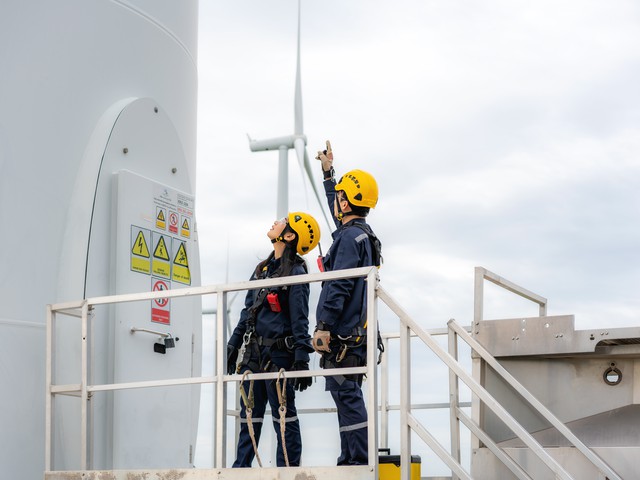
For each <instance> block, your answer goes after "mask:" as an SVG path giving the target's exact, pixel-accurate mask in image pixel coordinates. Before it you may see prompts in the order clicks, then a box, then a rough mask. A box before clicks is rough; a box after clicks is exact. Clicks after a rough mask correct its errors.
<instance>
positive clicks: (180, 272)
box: [171, 238, 191, 285]
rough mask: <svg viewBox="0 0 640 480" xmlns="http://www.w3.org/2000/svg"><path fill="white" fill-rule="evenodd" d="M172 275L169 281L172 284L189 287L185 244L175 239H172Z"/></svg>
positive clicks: (189, 274) (189, 273)
mask: <svg viewBox="0 0 640 480" xmlns="http://www.w3.org/2000/svg"><path fill="white" fill-rule="evenodd" d="M173 242H174V244H173V247H174V248H173V251H174V252H176V254H175V256H174V258H173V273H172V275H171V279H172V280H173V281H174V282H179V283H184V284H185V285H191V272H190V271H189V258H188V256H187V243H186V242H184V241H182V240H179V239H177V238H174V239H173Z"/></svg>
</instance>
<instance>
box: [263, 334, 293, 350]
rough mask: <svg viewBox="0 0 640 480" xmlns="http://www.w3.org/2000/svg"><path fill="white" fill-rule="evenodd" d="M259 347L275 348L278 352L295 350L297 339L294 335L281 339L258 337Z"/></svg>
mask: <svg viewBox="0 0 640 480" xmlns="http://www.w3.org/2000/svg"><path fill="white" fill-rule="evenodd" d="M256 341H257V342H258V345H260V346H262V347H274V346H275V348H276V349H278V350H293V347H294V342H295V339H294V338H293V335H289V336H288V337H280V338H266V337H256Z"/></svg>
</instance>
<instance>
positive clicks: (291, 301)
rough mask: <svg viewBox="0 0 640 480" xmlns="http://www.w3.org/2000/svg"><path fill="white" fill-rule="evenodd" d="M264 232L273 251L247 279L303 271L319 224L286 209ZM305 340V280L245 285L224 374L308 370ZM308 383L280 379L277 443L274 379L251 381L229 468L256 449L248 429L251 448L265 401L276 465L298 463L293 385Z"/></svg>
mask: <svg viewBox="0 0 640 480" xmlns="http://www.w3.org/2000/svg"><path fill="white" fill-rule="evenodd" d="M267 237H268V238H269V240H271V243H272V244H273V251H271V253H270V254H269V256H268V257H267V258H266V259H265V260H263V261H261V262H260V263H259V264H258V265H257V266H256V268H255V270H254V271H253V274H252V275H251V280H258V279H266V278H270V277H286V276H289V275H303V274H305V273H307V272H308V269H307V265H306V263H305V261H304V259H303V258H302V256H301V255H305V254H307V253H309V252H310V251H311V250H313V249H314V248H315V247H316V245H318V242H319V241H320V228H319V226H318V222H317V221H316V219H315V218H313V217H312V216H311V215H309V214H308V213H304V212H291V213H289V214H288V215H287V216H286V217H284V218H283V219H281V220H276V221H275V222H273V225H272V226H271V229H270V230H269V231H268V232H267ZM310 340H311V337H310V335H309V284H300V285H290V286H282V287H274V288H263V289H259V290H255V289H254V290H249V291H248V292H247V296H246V298H245V307H244V309H243V310H242V312H241V313H240V320H239V321H238V325H237V326H236V328H235V329H234V331H233V334H232V335H231V337H230V338H229V343H228V344H227V373H228V374H229V375H233V374H234V373H245V372H247V371H249V372H253V373H262V372H272V371H274V372H277V371H279V370H280V369H282V368H284V369H285V370H308V369H309V353H311V352H313V348H311V341H310ZM243 345H244V353H243V355H242V358H240V359H238V352H239V350H240V347H241V346H243ZM310 385H311V377H301V378H296V379H294V380H293V381H290V382H286V402H287V403H286V406H287V411H286V415H285V416H286V422H287V428H286V433H285V442H284V445H283V442H282V437H281V435H280V427H279V417H280V414H279V407H280V404H279V401H278V392H277V388H276V383H275V381H274V380H268V381H267V380H256V381H255V382H254V385H253V388H252V389H251V391H252V393H250V394H249V396H250V397H251V398H249V397H247V400H244V399H243V400H244V401H243V402H242V408H241V412H240V416H241V418H242V421H241V424H240V435H239V437H238V446H237V450H236V460H235V462H234V464H233V466H234V467H251V463H252V462H253V459H254V457H255V456H256V451H255V450H254V444H253V442H252V439H251V436H252V435H251V433H250V429H251V428H252V429H253V436H254V438H255V439H256V447H255V448H257V443H258V442H259V440H260V434H261V432H262V424H263V418H264V412H265V409H266V406H267V403H269V404H270V405H271V414H272V419H273V422H274V423H273V427H274V429H275V431H276V437H277V442H278V445H277V451H276V463H277V465H278V466H287V465H290V466H298V465H300V458H301V454H302V439H301V435H300V424H299V422H298V418H297V414H296V406H295V390H298V391H300V392H302V391H303V390H305V389H307V387H309V386H310ZM245 401H248V402H249V403H250V404H251V402H253V407H252V408H253V411H252V419H247V415H246V405H245V403H244V402H245ZM248 422H250V424H249V423H248ZM285 449H286V450H285ZM258 459H259V457H258ZM287 459H288V463H287Z"/></svg>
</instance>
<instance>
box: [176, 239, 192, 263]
mask: <svg viewBox="0 0 640 480" xmlns="http://www.w3.org/2000/svg"><path fill="white" fill-rule="evenodd" d="M173 263H174V264H175V265H181V266H183V267H188V266H189V260H187V249H186V248H184V243H181V244H180V248H178V253H176V258H174V259H173Z"/></svg>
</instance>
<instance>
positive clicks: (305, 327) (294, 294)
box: [289, 284, 313, 362]
mask: <svg viewBox="0 0 640 480" xmlns="http://www.w3.org/2000/svg"><path fill="white" fill-rule="evenodd" d="M289 316H290V319H291V332H292V333H293V338H294V344H295V346H294V350H295V361H296V362H298V361H301V362H308V361H309V352H311V351H313V348H311V336H310V335H309V284H301V285H291V286H290V287H289Z"/></svg>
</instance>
